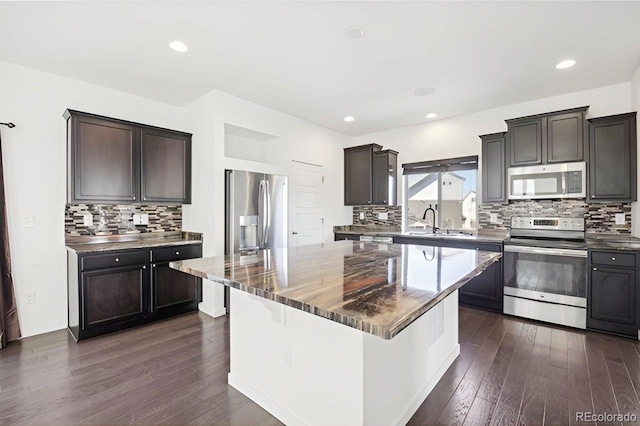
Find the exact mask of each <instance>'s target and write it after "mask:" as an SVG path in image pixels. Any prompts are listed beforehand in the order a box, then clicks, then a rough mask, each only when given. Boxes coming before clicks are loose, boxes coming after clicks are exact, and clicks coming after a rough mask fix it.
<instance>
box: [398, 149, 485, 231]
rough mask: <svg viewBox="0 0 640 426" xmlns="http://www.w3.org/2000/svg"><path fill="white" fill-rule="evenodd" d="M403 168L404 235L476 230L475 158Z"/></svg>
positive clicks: (419, 164)
mask: <svg viewBox="0 0 640 426" xmlns="http://www.w3.org/2000/svg"><path fill="white" fill-rule="evenodd" d="M402 168H403V185H404V191H403V203H402V205H403V222H402V223H403V228H404V230H405V231H415V230H422V229H431V228H432V227H433V226H434V225H435V226H436V227H437V228H440V229H448V230H455V231H474V230H476V229H477V223H478V221H477V217H478V209H477V203H476V199H477V193H476V181H477V175H478V156H470V157H459V158H451V159H447V160H436V161H424V162H419V163H407V164H403V165H402Z"/></svg>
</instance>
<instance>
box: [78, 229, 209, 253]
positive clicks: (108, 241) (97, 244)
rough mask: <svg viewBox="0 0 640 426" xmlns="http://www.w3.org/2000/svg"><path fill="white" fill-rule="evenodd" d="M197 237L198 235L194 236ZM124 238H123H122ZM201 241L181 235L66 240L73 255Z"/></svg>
mask: <svg viewBox="0 0 640 426" xmlns="http://www.w3.org/2000/svg"><path fill="white" fill-rule="evenodd" d="M196 235H199V234H196ZM114 237H119V236H114ZM123 237H124V238H123ZM201 243H202V240H201V239H200V238H199V237H197V236H196V237H195V238H194V236H193V235H189V233H187V235H181V234H180V233H178V234H175V233H172V234H171V235H166V236H156V235H152V236H150V237H147V236H139V235H135V236H122V237H120V238H95V237H85V238H75V239H72V240H71V241H70V240H67V242H66V248H67V250H69V251H71V252H74V253H78V254H80V253H96V252H101V251H114V250H127V249H138V248H150V247H163V246H175V245H187V244H201Z"/></svg>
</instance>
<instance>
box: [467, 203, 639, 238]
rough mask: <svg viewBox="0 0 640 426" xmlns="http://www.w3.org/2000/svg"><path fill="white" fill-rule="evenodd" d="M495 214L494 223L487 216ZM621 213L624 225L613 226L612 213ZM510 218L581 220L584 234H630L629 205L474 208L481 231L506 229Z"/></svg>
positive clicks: (517, 205)
mask: <svg viewBox="0 0 640 426" xmlns="http://www.w3.org/2000/svg"><path fill="white" fill-rule="evenodd" d="M491 213H496V214H497V216H498V220H497V222H496V223H491V222H490V214H491ZM616 213H624V215H625V223H624V225H616V223H615V214H616ZM513 216H540V217H549V216H560V217H584V218H585V225H584V226H585V230H586V231H588V232H600V233H614V234H629V233H631V204H629V203H620V204H587V203H586V202H585V201H584V200H535V201H534V200H527V201H514V202H510V203H508V204H507V203H505V204H482V205H481V206H480V207H479V208H478V223H479V226H480V228H483V229H509V227H510V225H511V217H513Z"/></svg>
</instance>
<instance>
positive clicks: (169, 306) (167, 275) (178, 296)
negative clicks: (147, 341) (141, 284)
mask: <svg viewBox="0 0 640 426" xmlns="http://www.w3.org/2000/svg"><path fill="white" fill-rule="evenodd" d="M200 283H201V280H200V279H199V278H197V277H194V276H193V275H189V274H185V273H183V272H180V271H177V270H175V269H171V268H170V267H169V262H158V263H154V264H153V265H152V268H151V312H152V313H153V314H154V315H156V316H166V315H174V314H177V313H180V312H187V311H191V310H194V309H196V308H197V307H198V302H200V300H201V295H200V287H201V285H200Z"/></svg>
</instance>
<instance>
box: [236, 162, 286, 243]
mask: <svg viewBox="0 0 640 426" xmlns="http://www.w3.org/2000/svg"><path fill="white" fill-rule="evenodd" d="M225 220H226V234H225V235H226V237H225V238H226V249H225V251H226V254H231V253H243V254H244V253H247V254H248V253H251V252H255V251H256V250H260V249H266V248H277V247H286V246H287V177H286V176H278V175H268V174H264V173H254V172H245V171H242V170H227V171H226V218H225Z"/></svg>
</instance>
